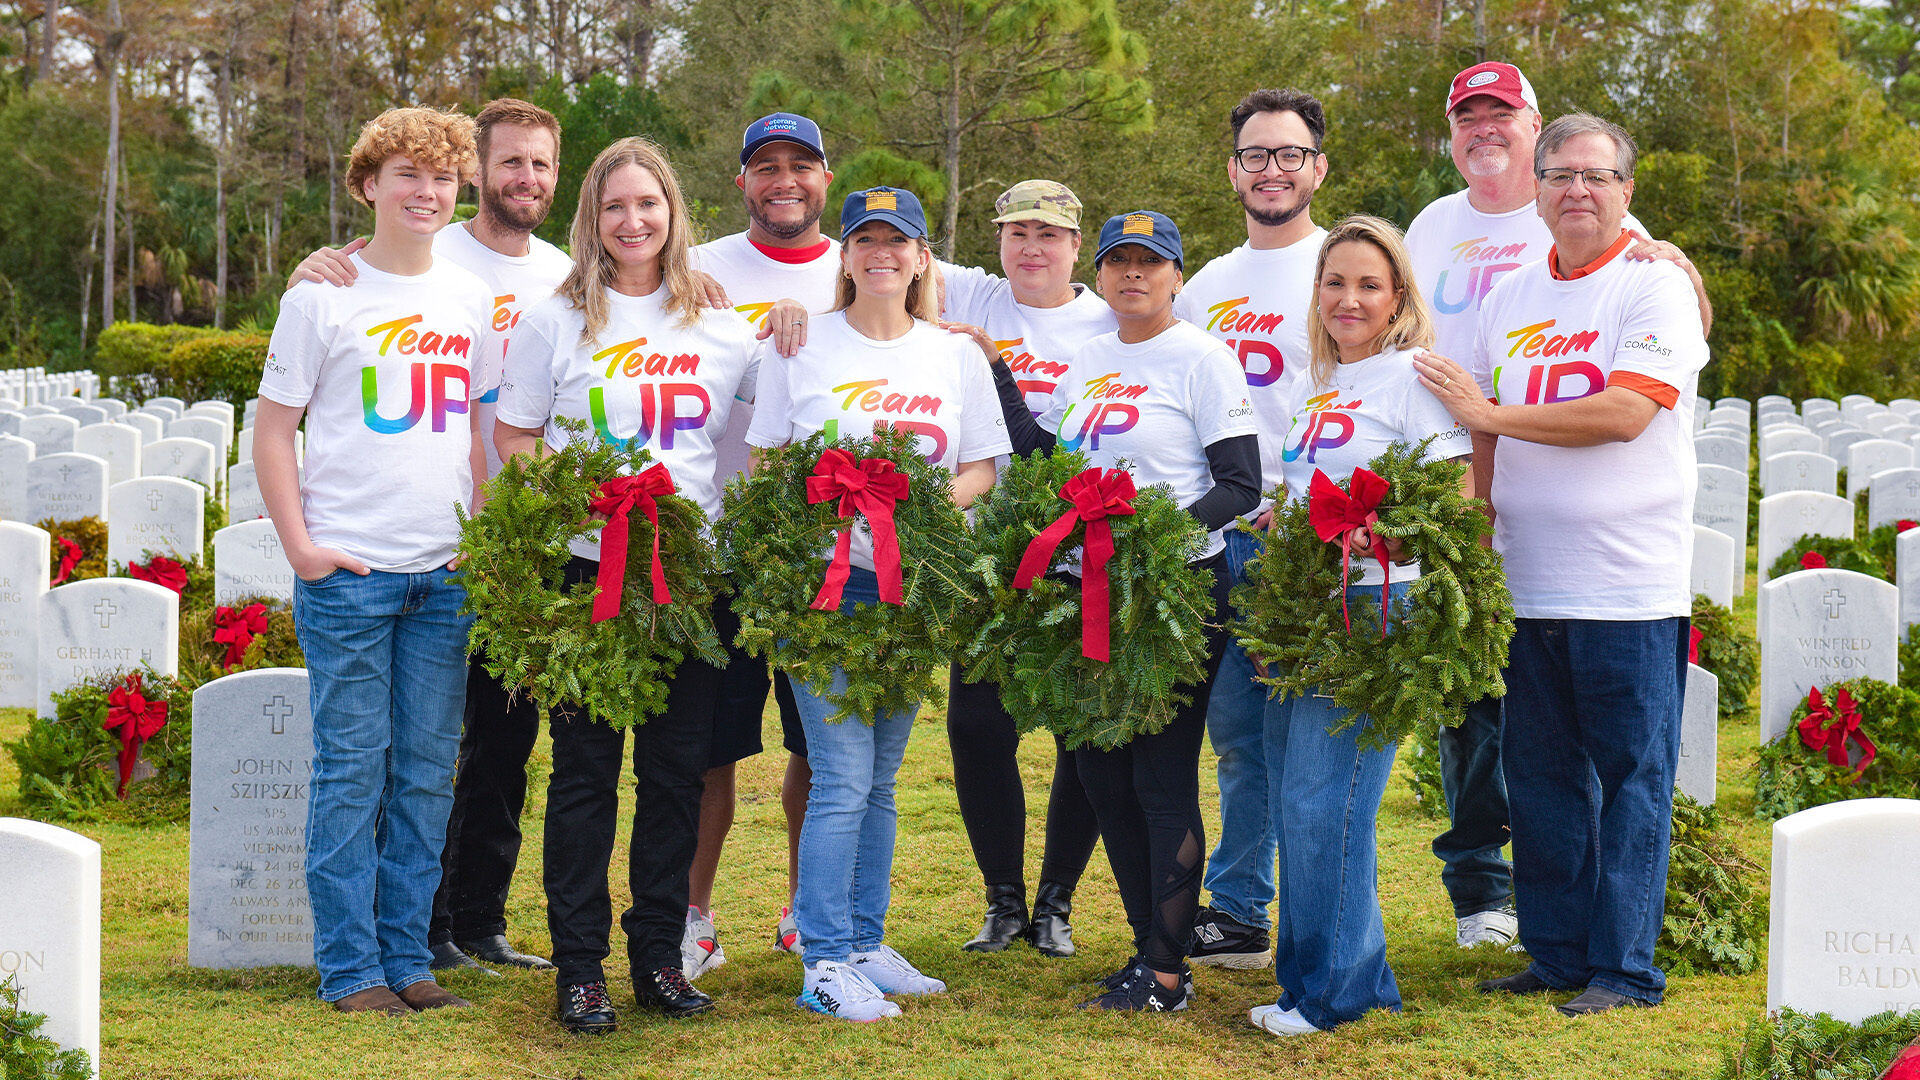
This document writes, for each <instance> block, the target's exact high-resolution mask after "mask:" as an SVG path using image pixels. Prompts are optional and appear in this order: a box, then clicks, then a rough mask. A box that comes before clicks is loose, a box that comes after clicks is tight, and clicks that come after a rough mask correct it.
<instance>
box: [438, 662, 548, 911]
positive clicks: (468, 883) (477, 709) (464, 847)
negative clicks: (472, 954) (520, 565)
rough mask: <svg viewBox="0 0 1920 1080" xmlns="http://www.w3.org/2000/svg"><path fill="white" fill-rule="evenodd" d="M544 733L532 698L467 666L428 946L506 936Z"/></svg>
mask: <svg viewBox="0 0 1920 1080" xmlns="http://www.w3.org/2000/svg"><path fill="white" fill-rule="evenodd" d="M539 735H540V709H539V707H538V706H536V705H535V704H534V703H533V700H532V699H531V698H529V697H528V696H527V695H525V694H520V695H518V696H513V695H510V694H508V692H507V688H506V687H504V686H502V685H501V684H500V680H498V679H496V678H494V677H493V676H492V675H489V674H487V669H486V666H485V665H484V664H482V663H481V661H480V659H479V658H478V657H475V658H474V659H472V660H471V661H469V662H468V664H467V711H466V718H465V726H464V728H463V729H462V732H461V735H460V765H459V772H458V773H457V774H456V776H455V779H454V782H453V811H452V814H451V815H450V816H449V817H448V818H447V846H446V849H445V851H444V852H443V853H442V854H441V856H440V888H439V890H438V891H437V892H435V893H434V894H433V921H432V922H431V923H430V924H429V925H428V927H427V943H428V944H430V945H438V944H440V943H442V942H446V941H472V940H474V939H476V938H483V937H492V936H493V935H496V934H505V933H506V932H507V890H508V889H509V888H510V887H511V886H512V885H513V868H514V866H515V864H517V863H518V862H519V861H520V811H521V810H522V809H523V808H525V806H526V803H527V755H529V754H531V753H532V752H533V743H534V740H535V739H537V738H538V737H539Z"/></svg>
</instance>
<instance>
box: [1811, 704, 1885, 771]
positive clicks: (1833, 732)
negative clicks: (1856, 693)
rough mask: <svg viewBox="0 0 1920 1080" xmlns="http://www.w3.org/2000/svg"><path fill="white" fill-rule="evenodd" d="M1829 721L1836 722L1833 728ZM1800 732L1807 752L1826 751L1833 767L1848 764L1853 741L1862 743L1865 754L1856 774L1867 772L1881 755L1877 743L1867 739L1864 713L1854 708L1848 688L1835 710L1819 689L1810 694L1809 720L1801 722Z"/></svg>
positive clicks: (1835, 705) (1828, 761)
mask: <svg viewBox="0 0 1920 1080" xmlns="http://www.w3.org/2000/svg"><path fill="white" fill-rule="evenodd" d="M1836 710H1837V711H1838V713H1839V715H1838V716H1837V717H1836V716H1835V715H1834V714H1835V711H1836ZM1829 720H1831V721H1833V726H1832V727H1827V726H1826V725H1827V722H1828V721H1829ZM1799 730H1800V741H1801V742H1803V743H1805V744H1806V746H1807V749H1809V750H1821V749H1824V750H1826V752H1827V763H1828V764H1829V765H1842V766H1844V765H1846V764H1847V742H1848V741H1849V740H1851V741H1853V742H1857V743H1859V744H1860V749H1861V751H1862V754H1861V756H1860V765H1859V767H1858V769H1856V771H1864V770H1865V769H1866V767H1867V766H1868V765H1871V764H1873V759H1874V756H1875V755H1876V754H1878V753H1879V752H1880V751H1879V750H1878V749H1877V748H1876V747H1875V746H1874V745H1873V740H1872V739H1869V738H1867V733H1866V732H1864V731H1861V730H1860V709H1859V707H1858V706H1856V705H1855V704H1854V701H1853V695H1852V694H1849V693H1847V691H1846V688H1844V687H1842V688H1841V690H1840V692H1839V693H1838V694H1836V695H1834V701H1833V708H1831V709H1829V708H1828V707H1827V703H1826V701H1825V700H1823V699H1822V698H1821V696H1820V688H1819V687H1817V686H1816V687H1814V688H1813V689H1811V690H1809V691H1807V718H1806V719H1805V720H1802V721H1800V728H1799Z"/></svg>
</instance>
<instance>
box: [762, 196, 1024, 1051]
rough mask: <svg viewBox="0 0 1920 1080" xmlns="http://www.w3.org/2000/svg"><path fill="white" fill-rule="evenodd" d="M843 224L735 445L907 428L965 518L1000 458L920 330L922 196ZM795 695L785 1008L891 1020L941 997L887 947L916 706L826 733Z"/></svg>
mask: <svg viewBox="0 0 1920 1080" xmlns="http://www.w3.org/2000/svg"><path fill="white" fill-rule="evenodd" d="M840 224H841V229H842V232H841V237H840V244H841V248H840V273H841V276H840V283H839V286H838V291H837V296H836V300H835V305H834V310H833V311H831V312H829V313H828V314H826V315H822V316H820V317H818V318H816V319H813V320H812V322H811V325H809V327H808V328H807V340H806V344H805V345H803V346H801V347H800V349H799V350H798V351H796V352H795V353H794V354H793V356H791V357H787V358H780V357H777V356H775V357H769V358H768V359H767V364H766V369H765V371H764V372H763V373H762V377H761V380H760V387H759V398H758V400H757V401H756V402H755V405H754V417H753V424H752V426H750V427H749V428H748V429H747V443H748V444H749V445H751V446H758V447H777V446H784V445H786V444H787V443H790V442H794V441H797V440H801V439H805V438H808V437H810V436H812V435H813V434H815V433H816V432H821V431H825V432H828V433H830V434H831V435H833V437H836V438H847V437H853V436H865V435H867V434H868V433H870V432H873V431H877V430H879V429H880V428H882V427H886V428H890V429H897V430H904V431H912V432H915V433H916V434H917V435H918V436H919V441H920V446H921V452H922V453H924V454H925V455H926V457H927V458H928V460H929V461H931V462H933V463H934V464H936V465H941V466H944V467H946V468H948V469H950V470H952V471H953V489H952V493H953V501H954V502H955V503H956V504H958V505H959V506H962V507H965V506H966V505H968V504H969V503H971V502H972V501H973V500H974V499H975V498H977V497H978V496H979V495H980V494H981V493H982V492H985V491H986V490H987V489H988V488H990V487H992V486H993V479H994V466H993V459H994V457H995V456H996V455H999V454H1004V453H1006V452H1007V451H1008V449H1009V447H1008V444H1007V435H1006V430H1005V428H1004V426H1003V422H1002V420H1001V416H1000V408H999V404H998V402H997V401H995V399H994V391H993V384H992V381H991V379H990V377H989V375H988V373H987V370H986V368H985V366H984V365H983V364H981V362H980V355H979V352H978V351H977V349H976V346H975V344H974V342H973V341H972V340H971V339H969V338H967V337H965V336H961V335H957V334H949V333H946V332H945V331H942V330H941V329H939V328H938V327H936V326H934V325H933V324H932V322H931V320H932V319H933V318H934V316H935V314H936V311H935V301H934V292H935V289H934V287H933V282H932V279H931V278H930V277H929V276H928V273H929V271H930V269H931V267H932V262H933V256H932V253H931V251H930V250H929V248H928V246H927V219H926V214H925V212H924V211H922V210H921V208H920V200H919V199H917V198H915V197H914V195H913V193H912V192H910V191H902V190H900V189H898V188H888V187H878V188H872V189H870V190H867V191H856V192H854V193H853V194H851V195H849V196H847V201H846V203H845V205H844V206H843V207H842V208H841V211H840ZM881 387H884V388H885V393H880V392H877V391H878V390H880V388H881ZM861 391H868V392H865V393H863V392H861ZM866 548H867V546H866V545H865V544H863V543H858V542H856V543H855V545H854V551H853V571H852V574H851V576H850V577H849V578H848V580H847V582H846V585H845V589H844V592H843V598H844V599H843V602H842V610H852V609H853V608H854V607H855V606H858V605H863V604H865V605H871V604H875V603H878V602H879V591H878V588H877V581H876V579H875V576H874V573H873V568H872V562H873V560H872V553H871V551H870V550H868V549H866ZM793 689H794V697H795V703H796V704H797V705H798V707H799V712H800V719H801V723H802V725H803V726H804V727H805V729H806V734H807V760H808V763H809V764H810V765H811V766H812V767H813V790H812V792H811V793H810V794H809V795H808V798H807V816H806V823H805V824H804V825H803V826H802V827H801V830H800V883H799V889H798V890H797V891H796V892H795V894H794V902H793V914H794V918H795V919H796V921H797V922H798V925H799V929H800V944H801V950H802V954H803V956H804V958H805V961H806V977H805V986H804V988H803V990H802V993H801V994H800V996H799V998H798V999H797V1003H798V1004H800V1005H801V1006H803V1007H805V1008H809V1009H812V1010H814V1011H815V1012H819V1013H823V1014H825V1015H828V1016H833V1017H836V1018H839V1019H843V1020H862V1021H864V1020H879V1019H883V1018H886V1017H889V1016H897V1015H899V1012H900V1008H899V1006H897V1005H895V1004H893V1003H892V1002H890V1001H887V1000H886V998H885V997H884V996H883V995H885V994H926V993H939V992H941V991H944V990H945V989H946V984H945V983H943V982H941V981H940V980H938V979H934V978H930V977H928V976H926V975H924V974H922V973H921V972H920V971H919V970H918V969H917V968H915V967H914V966H913V964H911V963H910V962H908V961H907V959H906V958H905V957H903V956H901V955H900V954H899V953H897V952H895V951H894V950H893V949H892V948H891V947H889V946H888V945H887V944H886V940H885V937H886V914H887V904H888V901H889V897H890V891H891V877H892V872H893V846H894V830H895V825H896V815H895V810H894V800H893V789H894V776H895V774H896V773H897V772H898V771H899V768H900V761H901V758H902V757H903V756H904V755H905V753H906V748H907V737H908V735H909V734H911V732H912V728H913V719H914V716H915V713H916V710H909V711H904V712H897V713H879V714H876V715H874V716H870V717H854V718H849V719H846V720H844V721H840V722H834V721H831V720H830V719H829V717H831V716H833V715H834V714H835V713H836V712H837V711H838V709H837V707H836V706H835V705H833V704H832V703H831V702H829V701H827V700H826V699H825V698H822V697H820V696H817V695H815V694H813V693H812V692H811V691H810V690H809V689H808V688H807V687H806V686H804V685H801V684H800V683H799V681H797V680H796V681H795V684H794V688H793Z"/></svg>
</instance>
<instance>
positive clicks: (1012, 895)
mask: <svg viewBox="0 0 1920 1080" xmlns="http://www.w3.org/2000/svg"><path fill="white" fill-rule="evenodd" d="M1026 935H1027V887H1026V886H1025V885H989V886H987V921H986V922H985V923H983V924H981V926H980V932H979V933H978V934H975V935H974V937H973V940H972V941H969V942H967V943H966V944H965V945H962V946H960V947H961V948H963V949H965V950H967V951H968V952H999V951H1000V950H1001V949H1004V948H1006V947H1007V946H1009V945H1011V944H1013V943H1014V942H1016V941H1018V940H1020V939H1021V938H1023V937H1025V936H1026Z"/></svg>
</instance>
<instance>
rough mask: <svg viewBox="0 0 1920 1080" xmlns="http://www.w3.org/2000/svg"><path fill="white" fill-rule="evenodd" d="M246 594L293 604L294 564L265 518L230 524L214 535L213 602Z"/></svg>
mask: <svg viewBox="0 0 1920 1080" xmlns="http://www.w3.org/2000/svg"><path fill="white" fill-rule="evenodd" d="M247 596H265V597H270V598H273V599H277V600H284V601H286V602H287V603H289V604H291V603H293V566H292V565H291V564H289V563H288V562H287V553H286V549H284V548H282V547H281V546H280V537H279V535H278V534H277V533H275V532H274V531H273V522H271V521H268V520H267V519H265V518H261V519H259V520H256V521H243V522H241V523H240V524H238V525H229V526H227V527H226V528H224V529H221V530H220V531H219V532H216V533H214V534H213V602H214V603H216V604H231V603H233V602H234V601H235V600H238V599H241V598H242V597H247Z"/></svg>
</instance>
